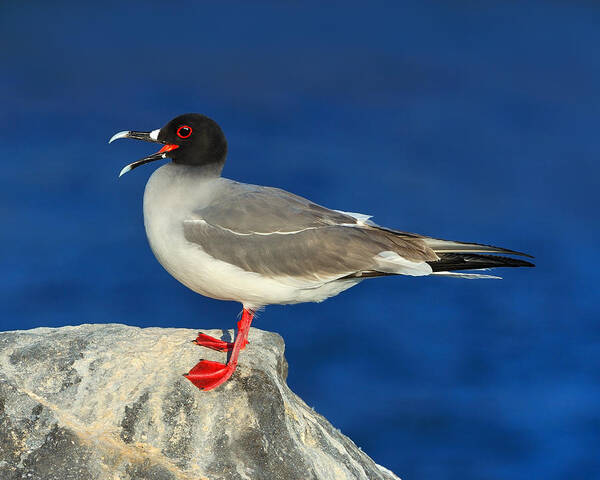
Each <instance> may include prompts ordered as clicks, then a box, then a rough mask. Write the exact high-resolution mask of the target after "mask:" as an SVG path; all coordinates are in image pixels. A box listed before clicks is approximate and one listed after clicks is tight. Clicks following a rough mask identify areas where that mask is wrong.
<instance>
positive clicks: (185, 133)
mask: <svg viewBox="0 0 600 480" xmlns="http://www.w3.org/2000/svg"><path fill="white" fill-rule="evenodd" d="M182 130H183V132H182ZM191 134H192V127H190V126H188V125H182V126H181V127H179V128H178V129H177V136H178V137H179V138H188V137H189V136H190V135H191Z"/></svg>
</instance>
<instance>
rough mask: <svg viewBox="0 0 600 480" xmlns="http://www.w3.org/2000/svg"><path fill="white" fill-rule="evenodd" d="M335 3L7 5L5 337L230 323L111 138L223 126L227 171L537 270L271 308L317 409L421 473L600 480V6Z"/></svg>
mask: <svg viewBox="0 0 600 480" xmlns="http://www.w3.org/2000/svg"><path fill="white" fill-rule="evenodd" d="M322 3H323V2H315V3H310V2H291V1H283V2H282V1H279V2H200V1H178V2H149V1H146V2H41V1H38V2H34V1H31V2H16V1H5V2H2V3H1V4H0V40H1V44H0V102H1V108H0V151H1V152H2V175H1V176H0V199H1V202H0V214H1V218H2V224H1V227H0V228H1V242H2V243H1V246H2V249H1V253H0V256H1V257H0V258H1V260H0V263H1V265H2V275H0V285H1V287H0V295H1V298H0V304H1V310H0V318H1V319H0V329H2V330H11V329H25V328H33V327H38V326H61V325H70V324H79V323H87V322H99V323H102V322H119V323H126V324H130V325H139V326H163V327H189V328H198V327H202V328H231V327H233V326H234V324H235V320H236V315H237V313H238V312H239V309H240V307H239V305H237V304H234V303H226V302H219V301H216V300H211V299H207V298H203V297H201V296H199V295H196V294H194V293H193V292H191V291H189V290H187V289H186V288H184V287H183V286H181V285H180V284H178V283H177V282H176V281H175V280H174V279H172V278H171V277H170V276H169V275H168V274H167V273H166V272H165V271H164V270H163V269H162V268H161V267H160V265H159V264H158V263H157V262H156V261H155V259H154V258H153V256H152V253H151V252H150V249H149V248H148V246H147V242H146V238H145V234H144V229H143V223H142V212H141V199H142V192H143V188H144V185H145V182H146V180H147V178H148V176H149V174H150V172H151V171H152V169H153V166H146V167H143V168H140V169H138V170H136V171H135V172H134V173H132V174H128V175H126V176H125V177H123V178H122V179H120V180H117V173H118V172H119V170H120V169H121V167H122V166H123V165H124V164H125V163H128V162H130V161H133V160H136V159H138V158H141V157H142V156H145V155H147V154H149V153H151V152H152V151H153V147H151V146H149V145H147V144H143V143H139V142H134V141H129V142H128V141H121V142H118V143H116V144H113V145H110V146H109V145H107V143H106V142H107V139H108V138H109V137H110V136H111V135H112V134H113V133H115V132H116V131H119V130H125V129H136V130H151V129H154V128H158V127H160V126H162V125H163V124H164V123H165V122H166V121H168V120H169V119H170V118H171V117H173V116H175V115H177V114H180V113H184V112H202V113H205V114H207V115H209V116H211V117H212V118H214V119H216V120H217V121H218V122H219V123H220V125H221V126H222V127H223V129H224V130H225V132H226V134H227V137H228V140H229V145H230V153H229V161H228V163H227V165H226V168H225V172H224V174H225V175H226V176H228V177H230V178H233V179H236V180H240V181H244V182H250V183H258V184H264V185H274V186H279V187H282V188H285V189H287V190H290V191H292V192H295V193H297V194H300V195H303V196H307V197H309V198H311V199H313V200H315V201H317V202H318V203H321V204H323V205H326V206H329V207H332V208H337V209H343V210H348V211H354V212H362V213H368V214H372V215H374V216H375V220H376V221H377V222H379V223H380V224H383V225H387V226H390V227H394V228H399V229H402V230H407V231H414V232H419V233H423V234H429V235H434V236H439V237H442V238H450V239H457V240H467V241H478V242H483V243H492V244H498V245H502V246H506V247H508V248H513V249H518V250H522V251H526V252H530V253H532V254H534V255H535V256H536V263H537V268H536V269H518V270H505V271H503V272H502V273H503V274H504V280H502V281H466V280H455V279H443V278H404V277H400V278H385V279H377V280H371V281H365V282H363V283H362V284H361V285H359V286H358V287H355V288H353V289H351V290H349V291H347V292H345V293H343V294H341V295H339V296H338V297H336V298H333V299H330V300H328V301H327V302H325V303H323V304H304V305H297V306H292V307H279V306H273V307H269V308H267V310H266V311H265V312H264V313H263V314H261V316H260V318H259V319H258V320H257V321H256V323H255V325H256V326H257V327H259V328H263V329H267V330H274V331H277V332H279V333H280V334H281V335H283V337H284V339H285V341H286V345H287V347H286V355H287V359H288V361H289V364H290V373H289V384H290V386H291V387H292V389H293V390H294V391H295V392H296V393H298V394H299V395H300V396H301V397H302V398H304V399H305V400H306V402H307V403H308V404H309V405H311V406H313V407H315V409H316V410H317V411H318V412H320V413H322V414H323V415H325V416H326V417H327V418H328V419H329V420H330V421H331V422H332V423H333V424H334V425H335V426H336V427H338V428H340V429H341V430H342V431H343V432H344V433H345V434H347V435H349V436H350V437H351V438H352V439H353V440H354V441H355V442H356V443H357V444H358V445H359V446H361V447H362V448H363V449H364V450H365V451H366V452H367V453H368V454H369V455H370V456H372V457H373V458H374V459H375V460H376V461H377V462H379V463H381V464H382V465H385V466H387V467H388V468H390V469H392V470H394V471H395V472H396V473H397V474H399V475H401V476H402V477H403V478H406V479H423V478H429V479H434V478H435V479H437V480H442V479H460V480H469V479H507V478H509V479H511V480H519V479H532V478H543V479H545V480H550V479H564V478H578V479H583V478H586V479H587V478H600V387H599V382H600V308H599V306H598V268H599V266H598V264H599V261H600V255H599V247H598V242H599V238H600V235H599V234H600V228H599V218H598V207H599V200H600V199H599V193H598V189H599V186H600V181H599V174H600V167H599V164H600V135H599V134H598V130H599V128H600V127H599V125H600V121H599V118H600V117H599V113H600V54H599V52H600V28H599V25H600V6H599V4H598V3H596V2H586V1H548V2H531V1H519V2H516V1H515V2H504V1H502V2H501V1H490V2H467V1H465V2H458V1H440V2H431V1H412V2H354V3H353V2H348V1H346V2H331V3H327V6H323V5H320V4H322ZM199 355H200V352H199Z"/></svg>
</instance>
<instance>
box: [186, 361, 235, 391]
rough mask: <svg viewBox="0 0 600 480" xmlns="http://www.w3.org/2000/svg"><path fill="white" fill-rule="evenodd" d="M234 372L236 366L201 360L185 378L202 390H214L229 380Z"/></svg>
mask: <svg viewBox="0 0 600 480" xmlns="http://www.w3.org/2000/svg"><path fill="white" fill-rule="evenodd" d="M234 371H235V365H231V364H224V363H221V362H213V361H211V360H200V362H198V363H197V364H196V365H195V366H194V368H192V369H191V370H190V373H188V374H187V375H184V377H185V378H187V379H188V380H189V381H190V382H192V383H193V384H194V385H196V386H197V387H198V388H199V389H200V390H212V389H213V388H217V387H218V386H219V385H221V384H223V383H225V382H226V381H227V380H229V377H231V375H232V374H233V372H234Z"/></svg>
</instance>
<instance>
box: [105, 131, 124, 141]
mask: <svg viewBox="0 0 600 480" xmlns="http://www.w3.org/2000/svg"><path fill="white" fill-rule="evenodd" d="M127 135H129V130H123V131H122V132H118V133H115V134H114V135H113V136H112V137H110V140H109V141H108V143H112V142H114V141H115V140H118V139H119V138H125V137H127Z"/></svg>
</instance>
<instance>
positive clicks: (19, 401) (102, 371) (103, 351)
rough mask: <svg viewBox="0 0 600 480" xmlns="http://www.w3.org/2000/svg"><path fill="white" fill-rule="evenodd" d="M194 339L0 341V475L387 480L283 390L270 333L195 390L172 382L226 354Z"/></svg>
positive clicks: (46, 333)
mask: <svg viewBox="0 0 600 480" xmlns="http://www.w3.org/2000/svg"><path fill="white" fill-rule="evenodd" d="M196 333H197V332H196V331H193V330H187V329H161V328H144V329H141V328H137V327H129V326H125V325H115V324H108V325H81V326H77V327H63V328H56V329H53V328H37V329H35V330H28V331H17V332H3V333H0V478H1V479H2V480H13V479H22V478H27V479H32V480H36V479H43V480H55V479H56V480H71V479H77V480H87V479H100V480H104V479H106V480H121V479H127V480H134V479H135V480H137V479H144V480H153V479H156V480H170V479H186V480H187V479H190V480H191V479H194V480H200V479H211V480H213V479H227V480H229V479H252V480H259V479H270V480H272V479H286V480H293V479H302V480H308V479H327V480H331V479H382V480H384V479H385V480H392V479H397V478H398V477H396V476H395V475H394V474H393V473H392V472H390V471H389V470H386V469H385V468H383V467H380V466H378V465H377V464H375V463H374V462H373V461H372V460H371V459H370V458H369V457H368V456H367V455H366V454H364V453H363V452H362V451H361V450H360V449H359V448H358V447H357V446H356V445H355V444H354V443H353V442H352V441H351V440H350V439H348V438H347V437H345V436H344V435H342V434H341V433H340V432H339V431H338V430H336V429H335V428H334V427H332V426H331V425H330V424H329V422H327V420H326V419H325V418H323V417H322V416H321V415H319V414H317V413H316V412H314V411H313V410H312V409H311V408H310V407H308V406H307V405H306V404H305V403H304V402H303V401H302V400H301V399H300V398H299V397H297V396H296V395H295V394H294V393H293V392H292V391H291V390H290V389H289V388H288V386H287V385H286V383H285V378H286V375H287V363H286V361H285V358H284V356H283V350H284V344H283V340H282V338H281V337H280V336H279V335H277V334H274V333H269V332H265V331H261V330H258V329H252V330H251V331H250V337H249V340H250V345H249V346H248V347H247V348H246V349H245V350H244V351H243V352H242V354H241V355H240V363H239V366H238V369H237V372H236V373H235V374H234V376H233V377H232V378H231V380H230V381H229V382H227V383H226V384H225V385H223V386H221V387H219V388H217V389H216V390H213V391H210V392H201V391H200V390H198V389H196V388H195V387H194V386H193V385H192V384H191V383H190V382H189V381H188V380H186V379H185V378H184V377H183V376H182V374H184V373H187V371H189V369H190V368H191V367H192V366H193V365H194V364H195V363H196V362H197V361H198V360H199V359H200V358H206V359H210V360H219V361H224V359H225V355H226V354H224V353H219V352H214V351H212V350H208V349H206V348H201V347H198V346H196V345H194V344H193V343H191V340H193V339H194V338H195V336H196ZM206 333H209V334H211V335H213V336H216V337H217V338H225V339H230V338H227V337H228V336H229V337H230V336H231V334H232V332H223V331H221V330H218V331H212V332H206ZM224 334H225V336H223V335H224Z"/></svg>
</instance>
